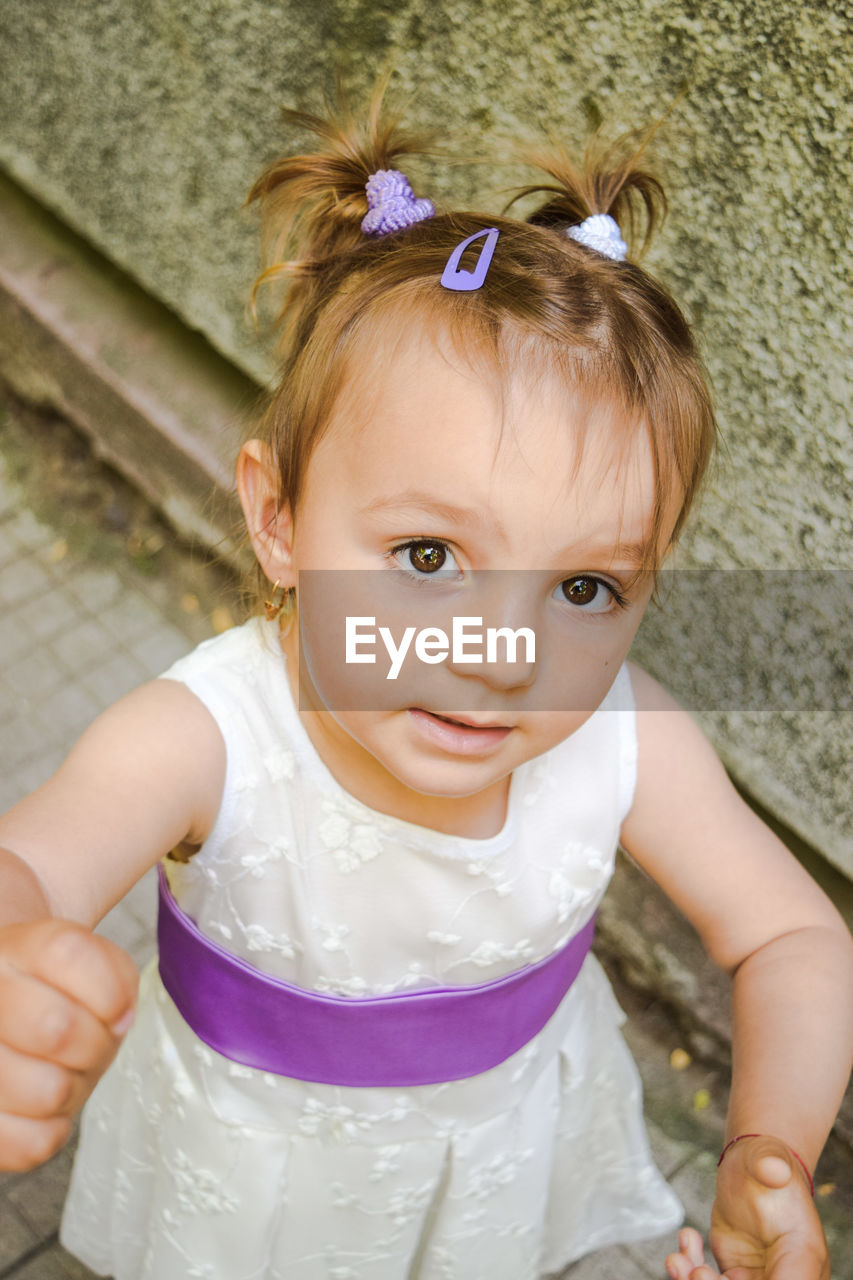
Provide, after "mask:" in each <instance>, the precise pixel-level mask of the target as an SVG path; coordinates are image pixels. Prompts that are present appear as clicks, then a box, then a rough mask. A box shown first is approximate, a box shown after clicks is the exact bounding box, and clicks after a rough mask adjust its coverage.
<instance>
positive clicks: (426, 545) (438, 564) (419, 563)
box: [409, 542, 447, 573]
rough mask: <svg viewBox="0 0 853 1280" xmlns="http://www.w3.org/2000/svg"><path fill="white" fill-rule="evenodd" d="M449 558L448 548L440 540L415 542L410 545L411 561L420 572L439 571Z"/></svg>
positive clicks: (413, 566)
mask: <svg viewBox="0 0 853 1280" xmlns="http://www.w3.org/2000/svg"><path fill="white" fill-rule="evenodd" d="M446 560H447V548H446V547H443V546H442V544H441V543H440V542H413V543H412V544H411V546H410V547H409V562H410V564H411V566H412V568H413V569H417V570H418V572H419V573H437V572H438V570H439V569H443V568H444V565H445V561H446Z"/></svg>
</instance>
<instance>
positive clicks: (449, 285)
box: [441, 227, 500, 293]
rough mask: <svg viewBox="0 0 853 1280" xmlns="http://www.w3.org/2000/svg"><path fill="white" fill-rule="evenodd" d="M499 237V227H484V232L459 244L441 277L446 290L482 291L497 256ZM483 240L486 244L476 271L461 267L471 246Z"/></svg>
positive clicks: (458, 291)
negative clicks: (496, 247)
mask: <svg viewBox="0 0 853 1280" xmlns="http://www.w3.org/2000/svg"><path fill="white" fill-rule="evenodd" d="M499 235H500V231H498V229H497V227H483V230H482V231H475V232H474V234H473V235H472V236H468V237H467V238H466V239H465V240H463V241H462V243H461V244H458V245H457V246H456V248H455V249H454V250H453V252H452V253H451V255H450V257H449V258H448V259H447V266H446V267H445V268H444V271H443V273H442V276H441V283H442V284H443V285H444V287H445V289H453V290H454V291H455V292H456V293H472V292H473V291H474V290H475V289H482V287H483V284H484V283H485V280H486V276H487V274H488V270H489V267H490V266H491V265H492V258H493V257H494V256H495V245H496V244H497V242H498V236H499ZM483 238H485V244H484V245H483V247H482V248H481V249H480V256H479V258H478V259H477V265H476V266H475V267H474V270H473V271H468V270H466V268H465V267H460V265H459V264H460V262H461V261H462V255H463V253H464V252H465V250H466V249H467V248H468V246H469V244H473V243H474V241H475V240H481V239H483Z"/></svg>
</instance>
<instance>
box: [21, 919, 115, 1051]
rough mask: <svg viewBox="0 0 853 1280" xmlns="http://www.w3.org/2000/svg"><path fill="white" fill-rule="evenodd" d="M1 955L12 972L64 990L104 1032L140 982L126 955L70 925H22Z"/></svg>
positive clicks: (54, 922) (66, 922) (60, 922)
mask: <svg viewBox="0 0 853 1280" xmlns="http://www.w3.org/2000/svg"><path fill="white" fill-rule="evenodd" d="M4 951H5V954H6V955H7V956H8V957H9V959H10V960H11V962H12V963H13V964H15V966H16V967H17V968H19V969H20V970H22V971H23V972H26V973H29V974H31V975H32V976H33V977H34V978H40V979H41V980H42V981H43V982H45V983H47V984H48V985H49V986H53V987H56V989H57V990H59V991H63V992H64V993H65V994H66V995H67V996H69V997H70V998H71V999H72V1000H75V1001H77V1002H78V1003H79V1004H82V1005H84V1006H85V1007H86V1008H87V1009H88V1010H89V1011H90V1012H91V1013H92V1014H94V1016H95V1017H96V1018H99V1019H100V1020H101V1022H103V1023H104V1024H105V1025H106V1026H108V1027H112V1026H113V1025H114V1024H115V1023H117V1022H120V1021H121V1019H122V1018H123V1017H124V1016H125V1014H126V1013H127V1012H128V1010H129V1009H131V1008H132V1007H133V1005H134V1003H135V1001H136V990H137V986H138V980H139V979H138V974H137V972H136V966H135V965H134V963H133V961H132V960H131V958H130V956H129V955H128V954H127V953H126V952H125V951H122V949H121V947H117V946H116V945H115V943H113V942H110V941H109V939H107V938H101V937H99V936H98V935H97V934H95V933H92V932H91V930H89V929H86V928H84V927H83V926H82V925H78V924H75V923H74V922H73V921H69V920H44V921H40V922H39V925H38V926H33V925H30V926H21V927H19V929H18V931H17V935H16V936H13V938H12V939H11V941H10V942H9V943H7V945H6V947H5V948H4Z"/></svg>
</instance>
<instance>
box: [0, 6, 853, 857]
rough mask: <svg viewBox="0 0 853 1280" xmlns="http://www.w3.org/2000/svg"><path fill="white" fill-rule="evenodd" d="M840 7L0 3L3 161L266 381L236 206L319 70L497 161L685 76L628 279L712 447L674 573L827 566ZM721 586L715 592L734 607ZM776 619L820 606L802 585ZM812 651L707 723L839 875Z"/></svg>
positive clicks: (429, 175) (839, 810) (840, 757)
mask: <svg viewBox="0 0 853 1280" xmlns="http://www.w3.org/2000/svg"><path fill="white" fill-rule="evenodd" d="M845 10H846V6H845V5H844V4H842V3H841V0H830V2H829V3H822V4H817V3H806V4H804V3H802V2H800V0H773V3H770V0H750V2H748V3H747V0H719V2H718V3H716V4H698V3H695V0H642V2H641V3H637V0H608V3H606V4H605V3H604V2H603V0H568V2H567V0H559V2H557V0H538V2H537V3H535V4H534V3H524V2H523V0H501V3H499V4H498V3H494V2H492V0H486V2H485V3H484V2H482V0H481V2H480V3H476V4H475V3H469V2H463V0H454V2H453V3H450V4H441V5H437V4H435V3H434V0H395V2H394V3H390V0H371V2H370V3H368V2H367V0H338V2H335V0H312V3H310V4H306V3H300V2H298V0H267V2H264V0H240V2H239V3H234V2H233V0H193V3H185V2H184V0H146V2H145V3H143V2H142V0H98V3H94V2H93V0H88V3H87V2H84V3H82V4H77V5H71V4H67V3H66V4H61V3H60V4H56V3H55V0H6V3H5V5H4V6H3V15H2V18H0V22H2V30H0V111H2V114H3V117H4V129H3V136H2V138H0V161H2V163H4V164H5V166H6V167H7V168H8V170H9V172H10V173H11V174H12V175H13V176H15V177H16V178H17V179H18V180H19V181H20V182H21V183H22V184H23V185H25V186H26V187H28V188H29V189H30V190H31V191H33V192H35V193H36V194H37V195H38V196H39V198H40V199H41V200H43V201H44V202H45V203H46V204H47V205H48V206H50V207H52V208H54V209H55V210H57V211H58V212H59V213H60V215H61V216H62V217H63V218H64V219H66V220H67V221H68V222H69V223H70V224H71V225H72V226H73V227H75V228H76V229H77V230H79V231H81V232H83V233H84V234H85V235H86V236H88V237H89V238H90V239H91V240H92V241H93V242H94V243H95V244H96V245H98V246H99V247H100V248H101V249H102V250H103V251H104V252H105V253H106V254H107V255H109V256H110V257H111V258H112V259H113V260H115V261H116V262H117V263H118V264H120V265H121V266H123V267H124V268H126V269H127V270H128V271H129V272H130V273H131V274H132V275H133V276H134V277H135V278H136V279H137V280H138V281H139V282H141V283H142V284H143V285H144V286H145V287H146V288H147V289H148V290H150V291H151V292H152V293H153V294H155V295H156V296H158V297H160V298H161V299H163V300H164V301H166V302H167V303H168V304H169V305H170V306H171V307H173V308H174V310H175V311H176V312H177V313H178V314H179V315H180V316H181V317H182V318H183V319H184V320H185V321H186V322H187V323H189V324H190V325H191V326H193V327H196V328H198V329H200V330H202V331H203V332H204V333H205V334H206V335H207V336H208V337H209V338H210V339H211V340H212V342H213V343H214V344H215V345H216V346H218V347H219V348H220V349H221V350H222V351H223V352H224V353H226V354H227V355H228V356H229V357H231V358H232V359H234V360H236V361H237V362H238V363H240V364H241V365H242V366H243V367H244V368H246V369H249V370H251V371H253V372H255V373H256V374H260V375H262V376H263V374H264V373H265V371H266V368H267V366H266V364H265V362H264V360H263V358H262V357H261V356H259V354H258V349H257V346H256V344H255V343H254V339H253V337H252V334H251V331H250V328H249V326H248V325H247V323H246V320H245V314H244V300H245V296H246V289H247V284H248V282H249V281H250V280H251V278H252V276H253V274H254V270H255V263H256V256H255V242H254V227H253V224H252V221H251V218H249V217H248V216H247V215H246V214H244V213H241V210H240V206H241V202H242V200H243V197H244V195H245V192H246V190H247V188H248V186H249V184H250V182H251V180H252V178H253V176H254V175H255V174H256V172H257V170H258V168H259V167H260V165H261V163H262V162H263V161H264V160H265V159H267V158H268V157H269V156H270V155H271V154H272V153H273V152H274V151H276V150H278V149H279V148H280V147H281V146H282V145H285V144H286V143H287V142H288V139H286V138H284V137H282V134H281V132H280V129H279V126H278V106H279V104H281V103H283V102H288V103H293V102H296V103H297V104H301V105H305V104H310V103H312V102H316V100H317V97H318V95H319V92H320V90H321V89H322V88H323V87H325V86H327V85H329V84H330V83H331V75H332V69H333V67H334V66H335V65H336V64H337V63H339V62H343V64H344V65H345V66H348V67H349V68H350V70H351V79H352V81H353V83H354V85H356V86H359V85H366V84H368V83H369V82H370V81H371V80H372V78H373V76H374V74H375V72H376V70H377V68H378V67H379V66H380V64H381V63H382V61H383V59H384V58H385V57H386V56H387V55H388V54H389V52H390V53H393V55H394V57H395V61H396V65H397V67H398V71H399V76H398V80H399V84H400V86H401V88H402V90H403V91H404V92H408V93H409V94H411V108H410V110H409V113H408V114H409V119H410V120H411V122H412V123H413V124H418V125H419V124H424V125H431V126H436V127H438V128H439V129H446V128H448V127H449V126H452V128H453V130H454V132H455V133H456V134H457V135H460V136H461V137H462V139H463V141H464V139H465V138H466V136H467V138H468V139H469V141H472V142H473V143H474V144H475V145H476V146H478V147H481V148H485V147H488V146H495V147H496V148H497V149H498V150H499V149H500V141H501V139H503V138H507V137H508V138H517V137H530V136H535V134H536V131H537V129H538V127H539V126H540V125H543V126H544V125H548V124H550V125H552V126H554V127H556V128H557V129H558V130H559V131H561V132H563V133H565V134H566V136H568V137H572V136H573V135H576V134H577V133H578V130H579V126H582V125H583V122H584V121H585V120H595V119H597V118H598V117H599V116H601V115H603V116H604V117H606V118H607V119H608V120H609V121H611V122H612V124H613V127H614V128H620V127H625V126H628V125H633V124H636V123H642V122H645V121H647V120H648V119H650V118H652V117H654V116H656V115H658V114H660V113H661V112H662V111H663V110H664V109H665V108H666V107H667V105H668V104H669V103H670V102H671V100H672V99H673V97H674V96H675V95H676V93H677V92H678V90H679V89H680V88H681V87H682V86H683V85H684V84H685V83H686V84H687V86H688V88H689V95H688V97H687V99H686V100H685V101H684V102H683V103H682V104H681V105H680V106H679V107H678V109H677V112H676V113H675V115H674V117H673V119H672V122H671V124H670V125H669V126H668V127H667V130H666V132H665V135H664V137H663V138H662V140H661V144H660V146H659V147H658V152H659V154H660V155H661V156H662V158H663V161H664V163H663V171H664V175H665V177H666V178H667V179H668V189H669V191H670V195H671V199H672V205H673V213H672V216H671V218H670V222H669V224H668V226H667V228H666V229H665V232H664V234H663V236H662V237H661V239H660V242H659V244H658V247H657V248H656V250H655V251H654V252H653V255H652V259H651V261H652V264H653V265H654V266H655V268H656V269H657V270H659V272H660V273H661V274H662V275H663V277H664V278H665V279H666V280H667V281H668V282H669V283H670V284H671V285H672V286H673V287H674V289H675V290H676V292H677V294H678V296H679V297H680V298H681V299H682V300H683V302H684V303H685V305H686V307H687V309H688V311H689V313H690V314H691V315H692V317H693V318H694V320H695V321H696V323H697V324H698V326H699V328H700V330H701V333H702V335H703V338H704V343H705V347H706V351H707V358H708V361H709V364H710V367H711V371H712V375H713V379H714V383H715V388H716V393H717V398H718V404H719V410H720V417H721V422H722V426H723V430H724V434H725V438H726V441H727V446H728V452H727V455H726V457H725V458H724V459H723V461H722V463H721V466H720V469H719V471H718V474H717V476H716V478H715V481H714V484H713V486H712V488H711V490H710V491H709V494H708V497H707V498H706V501H705V503H704V507H703V511H702V514H701V519H700V521H699V522H698V523H697V525H696V526H695V529H694V532H693V535H692V537H691V538H690V540H689V541H688V544H687V546H686V548H685V557H686V559H685V562H686V563H690V564H694V565H716V566H723V567H727V568H749V567H771V568H780V569H781V568H787V569H800V570H808V569H810V568H814V567H818V566H822V567H831V568H835V569H842V568H846V569H848V570H849V569H851V567H853V566H851V541H850V532H851V523H850V498H849V495H850V493H851V488H853V461H851V444H850V432H849V427H848V423H847V417H846V396H845V381H846V375H847V372H848V369H847V367H846V366H845V361H846V359H847V351H848V350H849V345H848V342H847V338H848V335H847V333H846V331H845V323H846V320H845V316H846V309H845V308H846V303H847V299H846V298H845V296H844V290H845V287H846V286H848V285H849V279H850V271H849V268H850V257H849V250H845V247H844V238H843V227H844V226H845V223H846V213H847V205H846V201H847V196H848V191H849V186H850V177H851V174H850V157H849V151H847V150H846V149H845V138H846V136H849V127H850V115H849V107H848V106H847V105H846V103H845V99H846V97H847V85H848V84H849V75H850V67H849V58H848V60H847V63H846V64H845V62H844V61H843V50H844V48H845V41H846V48H847V49H848V50H849V48H850V32H849V28H848V27H847V26H846V25H845V17H844V15H845ZM413 172H414V167H413ZM418 172H419V174H420V180H419V182H418V183H417V184H416V185H418V186H419V187H420V188H421V189H422V190H423V191H424V192H428V193H429V194H431V195H433V196H434V197H436V198H437V199H440V200H441V199H450V198H452V199H459V200H466V201H468V200H474V199H475V198H476V199H477V201H478V203H484V202H485V201H486V199H487V198H488V197H489V192H490V191H492V190H494V189H496V188H498V187H500V186H501V185H503V184H505V183H512V182H515V181H517V180H518V171H517V170H512V169H509V168H501V169H497V168H494V167H479V168H477V169H475V170H471V169H465V168H457V167H450V166H447V165H438V164H435V163H433V164H431V165H430V166H421V167H420V169H419V170H418ZM491 204H492V206H493V207H494V206H495V204H496V201H495V199H494V197H492V200H491ZM837 581H838V583H839V587H840V584H841V579H840V577H839V578H838V580H837ZM745 582H747V579H742V578H739V577H734V578H733V584H734V586H733V590H735V591H737V590H740V589H742V586H743V584H744V583H745ZM800 585H801V586H802V580H801V583H800ZM822 590H823V591H824V592H825V590H826V588H823V589H822ZM847 590H848V593H849V584H847ZM816 594H817V593H812V596H814V595H816ZM798 607H799V608H802V609H803V610H804V611H806V612H807V611H808V610H810V609H812V608H815V609H817V610H818V611H820V609H821V607H822V606H821V603H820V600H815V599H814V598H812V597H810V595H809V592H808V590H805V592H804V593H803V594H802V596H801V597H800V604H799V605H798ZM662 632H663V638H662V640H661V641H660V645H661V646H663V647H656V648H655V649H654V650H652V648H651V645H650V643H649V642H647V644H646V648H645V650H644V652H645V653H646V654H647V660H648V662H649V665H650V666H651V667H652V669H655V670H657V671H659V672H660V673H661V674H664V675H665V674H666V673H667V672H668V671H669V670H671V669H672V667H673V665H674V664H675V662H676V661H677V660H680V659H682V657H683V656H684V655H683V654H682V653H681V652H680V651H681V650H683V648H684V645H683V643H682V641H681V639H680V634H679V627H678V626H677V625H675V624H669V626H668V628H667V626H666V625H665V626H664V627H663V628H662ZM836 639H837V642H838V643H837V648H838V653H839V655H840V656H839V663H838V664H836V666H837V671H836V677H837V679H836V684H835V685H834V686H833V688H832V690H831V691H827V689H826V688H824V687H822V686H821V685H820V682H819V681H818V682H813V686H812V687H810V685H809V681H810V674H809V671H808V670H803V672H802V682H803V684H804V685H805V690H806V696H805V698H803V699H801V701H800V702H799V703H798V704H797V706H796V707H791V706H786V705H784V701H783V705H782V706H780V707H777V708H776V709H775V710H774V712H773V713H759V712H749V713H743V712H742V713H731V712H730V713H726V714H723V713H715V714H714V715H713V716H711V717H710V723H711V728H712V730H713V732H714V733H715V736H716V738H717V741H718V744H719V745H720V747H721V749H722V751H723V753H724V755H725V757H726V759H727V761H728V762H729V763H730V764H731V765H732V767H733V768H734V769H735V770H736V772H737V773H738V775H739V776H740V777H741V778H742V779H743V780H744V782H745V783H746V784H747V785H749V786H750V787H751V788H753V789H754V790H755V791H756V793H757V794H758V795H759V796H760V797H762V798H763V799H764V801H765V803H767V804H768V806H769V807H770V808H772V809H773V810H774V811H775V812H777V813H778V814H779V815H780V816H781V817H782V819H783V820H784V821H786V822H788V823H790V824H791V825H792V826H793V827H794V828H795V829H797V830H798V831H799V832H800V833H801V834H802V835H803V836H804V837H805V838H806V839H809V840H811V841H813V842H814V843H815V844H817V845H818V846H819V847H820V848H822V849H823V850H824V851H825V852H827V853H828V854H829V855H830V856H831V857H832V858H833V859H834V860H835V861H836V862H838V863H839V864H840V865H843V866H846V867H847V869H848V871H853V850H851V829H850V825H849V817H847V816H846V809H847V807H848V804H849V801H848V796H849V794H850V782H851V764H850V761H851V759H853V751H852V750H851V745H853V743H851V737H853V726H851V713H850V710H849V707H850V703H849V668H848V674H847V675H845V672H844V661H846V660H847V658H845V642H846V646H847V655H848V657H849V635H848V636H846V637H845V636H840V637H836ZM703 647H707V637H705V638H704V639H703V644H700V645H699V648H698V650H697V649H695V648H694V649H693V650H692V651H688V653H687V655H686V657H687V659H688V662H689V664H692V665H693V666H697V665H698V666H699V667H700V668H701V665H702V658H703V653H702V649H703ZM783 647H784V646H783ZM794 656H795V658H796V655H794ZM757 660H758V661H760V660H761V659H760V655H759V658H758V659H757ZM767 660H768V662H769V663H770V664H771V665H772V663H773V662H774V661H775V657H774V655H773V654H772V653H769V654H768V655H767ZM786 660H787V661H788V663H789V665H791V656H790V654H788V655H787V658H786ZM839 664H840V665H839ZM794 665H796V662H794ZM845 695H846V696H847V698H848V702H847V709H846V710H841V711H840V710H839V705H840V701H841V700H842V699H843V697H844V696H845Z"/></svg>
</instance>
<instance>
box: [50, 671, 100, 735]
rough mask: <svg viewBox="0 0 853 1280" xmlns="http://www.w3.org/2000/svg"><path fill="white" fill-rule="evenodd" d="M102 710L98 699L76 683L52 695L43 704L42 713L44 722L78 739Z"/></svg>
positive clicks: (65, 686)
mask: <svg viewBox="0 0 853 1280" xmlns="http://www.w3.org/2000/svg"><path fill="white" fill-rule="evenodd" d="M100 709H101V708H100V706H99V705H98V701H97V699H96V698H94V697H93V696H92V694H91V693H89V692H88V690H87V689H84V688H83V686H82V685H81V684H78V683H76V682H75V683H68V684H65V685H63V686H62V688H61V689H57V691H56V692H55V693H53V694H51V696H50V697H49V698H47V699H46V700H45V702H43V703H42V706H41V708H40V713H41V718H42V719H43V720H47V721H49V722H50V723H51V724H52V725H53V726H54V727H55V728H57V729H59V730H61V731H62V732H63V733H67V734H69V735H70V736H71V737H72V739H76V738H78V737H79V736H80V734H81V733H82V732H83V730H84V729H85V728H86V727H87V725H89V724H91V723H92V721H93V720H94V718H95V716H96V715H97V714H98V712H99V711H100Z"/></svg>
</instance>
